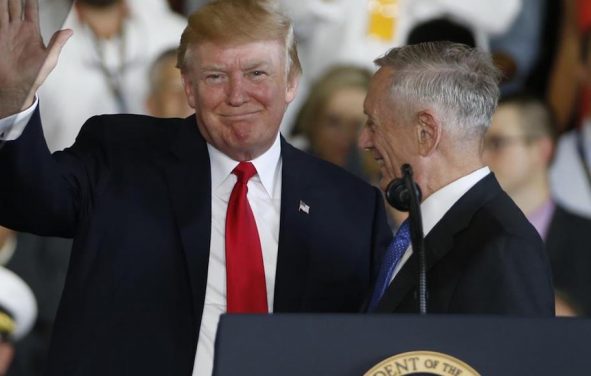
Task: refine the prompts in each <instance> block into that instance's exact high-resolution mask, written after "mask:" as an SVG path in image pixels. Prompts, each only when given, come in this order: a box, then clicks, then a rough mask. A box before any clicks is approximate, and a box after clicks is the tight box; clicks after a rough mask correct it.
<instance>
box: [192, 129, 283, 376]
mask: <svg viewBox="0 0 591 376" xmlns="http://www.w3.org/2000/svg"><path fill="white" fill-rule="evenodd" d="M207 148H208V151H209V158H210V161H211V244H210V250H209V266H208V272H207V288H206V290H205V304H204V306H203V316H202V317H201V329H200V331H199V342H198V343H197V354H196V356H195V367H194V369H193V376H205V375H208V376H209V375H211V373H212V369H213V350H214V342H215V335H216V330H217V324H218V321H219V317H220V315H221V314H222V313H225V312H226V245H225V233H226V231H225V230H226V210H227V207H228V200H229V199H230V193H231V192H232V189H233V188H234V184H236V175H234V174H232V170H233V169H234V168H235V167H236V166H237V165H238V162H237V161H234V160H232V159H230V158H229V157H228V156H226V155H225V154H223V153H222V152H220V151H219V150H217V149H215V148H214V147H213V146H211V145H209V144H208V145H207ZM251 162H252V164H253V165H254V166H255V168H256V170H257V174H256V175H254V176H253V177H252V178H251V179H250V180H249V181H248V194H247V197H248V202H249V204H250V207H251V209H252V212H253V214H254V218H255V221H256V223H257V228H258V231H259V238H260V240H261V249H262V252H263V265H264V268H265V282H266V286H267V303H268V307H269V312H272V307H273V298H274V296H273V292H274V291H275V270H276V267H277V247H278V244H279V214H280V209H281V171H282V169H281V168H282V162H281V143H280V139H279V135H278V136H277V138H276V139H275V142H274V143H273V146H271V148H270V149H269V150H267V151H266V152H265V153H264V154H263V155H261V156H259V157H258V158H256V159H254V160H252V161H251Z"/></svg>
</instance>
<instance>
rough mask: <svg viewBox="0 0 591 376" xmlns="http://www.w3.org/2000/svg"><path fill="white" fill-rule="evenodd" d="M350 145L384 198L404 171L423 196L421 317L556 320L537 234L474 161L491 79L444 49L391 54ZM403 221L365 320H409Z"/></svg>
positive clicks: (410, 268) (492, 95)
mask: <svg viewBox="0 0 591 376" xmlns="http://www.w3.org/2000/svg"><path fill="white" fill-rule="evenodd" d="M376 64H377V65H378V66H379V67H380V68H379V69H378V71H377V73H376V74H375V75H374V76H373V78H372V80H371V82H370V86H369V91H368V94H367V98H366V100H365V105H364V108H365V113H366V114H367V116H368V121H367V124H366V126H365V127H364V128H363V130H362V133H361V135H360V138H359V146H360V147H362V148H366V149H368V151H369V152H371V153H372V154H373V156H374V158H375V159H376V160H377V161H378V164H379V165H380V171H381V172H382V179H381V180H380V187H381V188H382V189H383V190H384V191H387V190H388V187H389V185H390V183H391V182H392V181H394V180H395V179H397V178H401V176H402V173H401V167H402V166H403V164H410V166H411V167H412V168H413V169H414V178H415V180H416V183H417V184H418V186H419V187H420V189H421V191H422V199H421V203H420V211H421V216H422V226H423V231H424V233H425V248H426V260H427V264H426V267H427V275H426V278H427V281H428V302H427V312H431V313H474V314H508V315H520V316H554V294H553V286H552V278H551V272H550V265H549V264H548V260H547V257H546V254H545V252H544V247H543V243H542V241H541V239H540V237H539V235H538V234H537V232H536V230H535V229H534V228H533V226H532V225H531V224H530V223H529V221H528V220H527V218H525V216H524V215H523V213H522V212H521V211H520V210H519V208H518V207H517V206H516V205H515V203H514V202H513V201H512V200H511V199H510V198H509V197H508V196H507V194H506V193H505V192H504V191H503V190H502V189H501V187H500V186H499V183H498V182H497V180H496V178H495V176H494V174H492V173H491V172H490V170H489V168H488V167H486V166H485V165H484V164H483V162H482V142H483V139H484V135H485V133H486V130H487V128H488V127H489V125H490V120H491V118H492V115H493V112H494V110H495V107H496V104H497V99H498V96H499V88H498V79H499V73H498V70H497V69H496V68H495V67H494V65H493V63H492V59H491V58H490V56H489V55H488V54H486V53H484V52H482V51H479V50H478V49H472V48H469V47H467V46H465V45H462V44H455V43H450V42H429V43H421V44H415V45H409V46H404V47H400V48H394V49H392V50H390V51H389V52H388V53H387V54H386V55H385V56H383V57H381V58H379V59H377V60H376ZM409 227H410V226H409V222H408V221H407V222H404V223H402V224H401V226H400V227H399V229H398V231H397V233H396V235H395V238H394V240H393V242H392V243H391V245H390V247H389V248H388V251H387V253H386V255H385V257H384V259H383V261H382V265H381V268H380V274H379V275H378V278H377V282H376V286H375V288H374V291H373V293H372V296H371V299H370V301H369V306H368V310H369V311H370V312H379V313H411V312H415V313H416V312H419V300H418V294H417V284H418V283H417V275H418V268H419V267H418V258H419V257H418V256H417V254H416V252H415V250H414V249H413V247H412V246H411V245H410V228H409Z"/></svg>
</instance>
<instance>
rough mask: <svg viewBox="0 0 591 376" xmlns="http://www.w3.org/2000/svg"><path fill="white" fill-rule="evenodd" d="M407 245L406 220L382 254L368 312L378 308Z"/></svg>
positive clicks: (407, 231)
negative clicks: (382, 257)
mask: <svg viewBox="0 0 591 376" xmlns="http://www.w3.org/2000/svg"><path fill="white" fill-rule="evenodd" d="M409 244H410V225H409V222H408V219H406V220H404V222H402V224H401V225H400V227H399V228H398V232H396V235H395V236H394V239H393V240H392V242H391V243H390V245H389V246H388V249H387V250H386V253H385V254H384V259H383V260H382V265H381V266H380V272H379V274H378V278H377V279H376V284H375V287H374V290H373V294H372V296H371V301H370V303H369V308H368V311H369V312H373V311H375V309H376V307H377V306H378V303H379V302H380V300H381V299H382V296H383V295H384V293H385V292H386V289H387V288H388V285H390V280H391V279H392V274H393V273H394V269H396V265H398V263H399V262H400V259H401V258H402V255H404V252H405V251H406V249H407V248H408V245H409Z"/></svg>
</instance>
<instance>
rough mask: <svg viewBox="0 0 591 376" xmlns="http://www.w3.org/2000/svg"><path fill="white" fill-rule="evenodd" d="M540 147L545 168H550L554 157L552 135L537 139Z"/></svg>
mask: <svg viewBox="0 0 591 376" xmlns="http://www.w3.org/2000/svg"><path fill="white" fill-rule="evenodd" d="M536 142H537V143H538V148H539V149H540V153H541V157H542V160H543V163H544V167H545V168H550V164H551V163H552V158H553V157H554V142H553V141H552V138H550V137H540V138H539V139H538V140H536Z"/></svg>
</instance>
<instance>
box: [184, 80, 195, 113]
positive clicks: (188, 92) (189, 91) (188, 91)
mask: <svg viewBox="0 0 591 376" xmlns="http://www.w3.org/2000/svg"><path fill="white" fill-rule="evenodd" d="M181 78H182V79H183V89H184V90H185V96H186V97H187V103H188V104H189V107H191V108H192V109H195V103H196V97H195V90H196V89H195V87H194V86H193V80H192V79H191V75H190V74H188V73H187V72H181Z"/></svg>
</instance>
